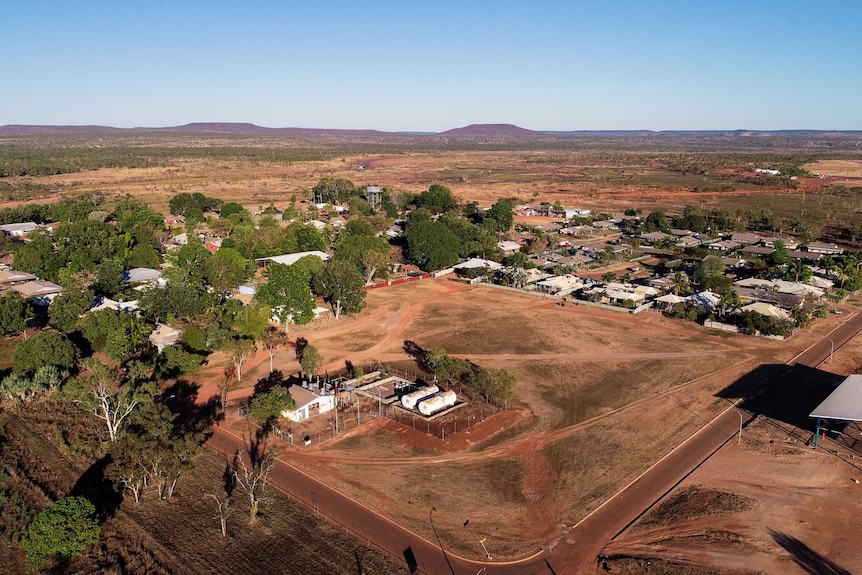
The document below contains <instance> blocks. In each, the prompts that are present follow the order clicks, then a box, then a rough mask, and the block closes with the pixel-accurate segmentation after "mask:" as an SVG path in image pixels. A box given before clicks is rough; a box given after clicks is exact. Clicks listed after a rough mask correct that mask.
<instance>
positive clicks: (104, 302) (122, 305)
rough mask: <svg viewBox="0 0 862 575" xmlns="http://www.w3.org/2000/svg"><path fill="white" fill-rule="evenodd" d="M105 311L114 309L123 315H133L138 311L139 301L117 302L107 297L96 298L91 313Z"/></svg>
mask: <svg viewBox="0 0 862 575" xmlns="http://www.w3.org/2000/svg"><path fill="white" fill-rule="evenodd" d="M103 309H112V310H114V311H119V312H123V313H131V312H133V311H136V310H137V309H138V302H137V300H133V301H117V300H113V299H111V298H109V297H105V296H96V298H95V299H94V300H93V307H91V308H90V311H101V310H103Z"/></svg>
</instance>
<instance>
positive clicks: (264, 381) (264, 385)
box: [254, 369, 287, 395]
mask: <svg viewBox="0 0 862 575" xmlns="http://www.w3.org/2000/svg"><path fill="white" fill-rule="evenodd" d="M286 384H287V380H286V379H285V378H284V373H283V372H282V371H281V370H279V369H276V370H273V371H271V372H270V373H268V374H267V376H266V377H262V378H260V379H259V380H257V383H255V384H254V395H257V394H258V393H266V392H267V391H269V390H271V389H272V388H273V387H276V386H279V385H286Z"/></svg>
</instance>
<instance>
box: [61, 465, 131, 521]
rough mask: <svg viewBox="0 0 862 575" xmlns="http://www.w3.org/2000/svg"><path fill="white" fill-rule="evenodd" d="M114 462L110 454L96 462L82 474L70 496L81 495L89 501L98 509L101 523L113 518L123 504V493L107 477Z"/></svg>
mask: <svg viewBox="0 0 862 575" xmlns="http://www.w3.org/2000/svg"><path fill="white" fill-rule="evenodd" d="M112 461H113V459H112V458H111V456H110V454H108V455H105V456H104V457H102V458H101V459H99V460H97V461H96V462H94V463H93V464H92V465H90V467H88V468H87V470H86V471H85V472H84V473H83V474H81V477H79V478H78V480H77V481H76V482H75V486H74V487H73V488H72V491H71V493H69V495H80V496H82V497H86V498H87V499H89V500H90V502H91V503H92V504H93V505H94V506H95V507H96V513H97V514H98V516H99V520H100V522H101V521H104V520H105V519H107V518H109V517H113V516H114V515H115V514H116V512H117V509H119V507H120V504H121V503H122V502H123V494H122V492H120V491H118V490H117V489H116V487H115V486H114V483H113V482H112V481H111V480H110V479H108V478H107V477H105V469H106V468H107V467H108V465H110V464H111V462H112Z"/></svg>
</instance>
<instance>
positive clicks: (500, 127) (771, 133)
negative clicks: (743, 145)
mask: <svg viewBox="0 0 862 575" xmlns="http://www.w3.org/2000/svg"><path fill="white" fill-rule="evenodd" d="M154 133H156V134H158V133H167V134H225V135H238V136H240V135H251V136H287V137H291V136H292V137H304V138H332V139H337V138H345V139H350V140H366V141H376V142H384V141H388V140H392V141H404V139H405V138H412V139H415V140H410V141H421V140H422V139H424V138H429V139H433V138H438V139H440V138H442V139H444V140H445V139H448V138H464V139H470V138H485V139H487V138H493V139H495V140H506V139H512V140H528V139H546V140H547V139H567V138H646V139H652V138H721V139H726V138H770V137H772V138H808V137H814V138H825V139H840V138H858V137H860V136H862V131H859V130H665V131H653V130H543V131H535V130H528V129H526V128H521V127H520V126H515V125H513V124H470V125H469V126H464V127H462V128H455V129H452V130H447V131H445V132H439V133H435V132H420V131H415V132H413V131H401V132H385V131H381V130H340V129H329V128H266V127H263V126H257V125H255V124H249V123H242V122H196V123H191V124H185V125H182V126H171V127H163V128H147V127H139V128H114V127H111V126H95V125H88V126H37V125H24V124H9V125H6V126H0V136H28V135H43V134H130V135H134V134H154Z"/></svg>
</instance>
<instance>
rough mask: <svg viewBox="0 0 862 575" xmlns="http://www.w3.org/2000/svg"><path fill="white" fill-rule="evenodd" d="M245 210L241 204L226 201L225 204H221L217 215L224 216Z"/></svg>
mask: <svg viewBox="0 0 862 575" xmlns="http://www.w3.org/2000/svg"><path fill="white" fill-rule="evenodd" d="M244 211H245V208H244V207H242V205H240V204H238V203H236V202H227V203H226V204H222V206H221V209H220V210H219V216H220V217H222V218H226V217H228V216H230V215H231V214H241V213H242V212H244Z"/></svg>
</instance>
